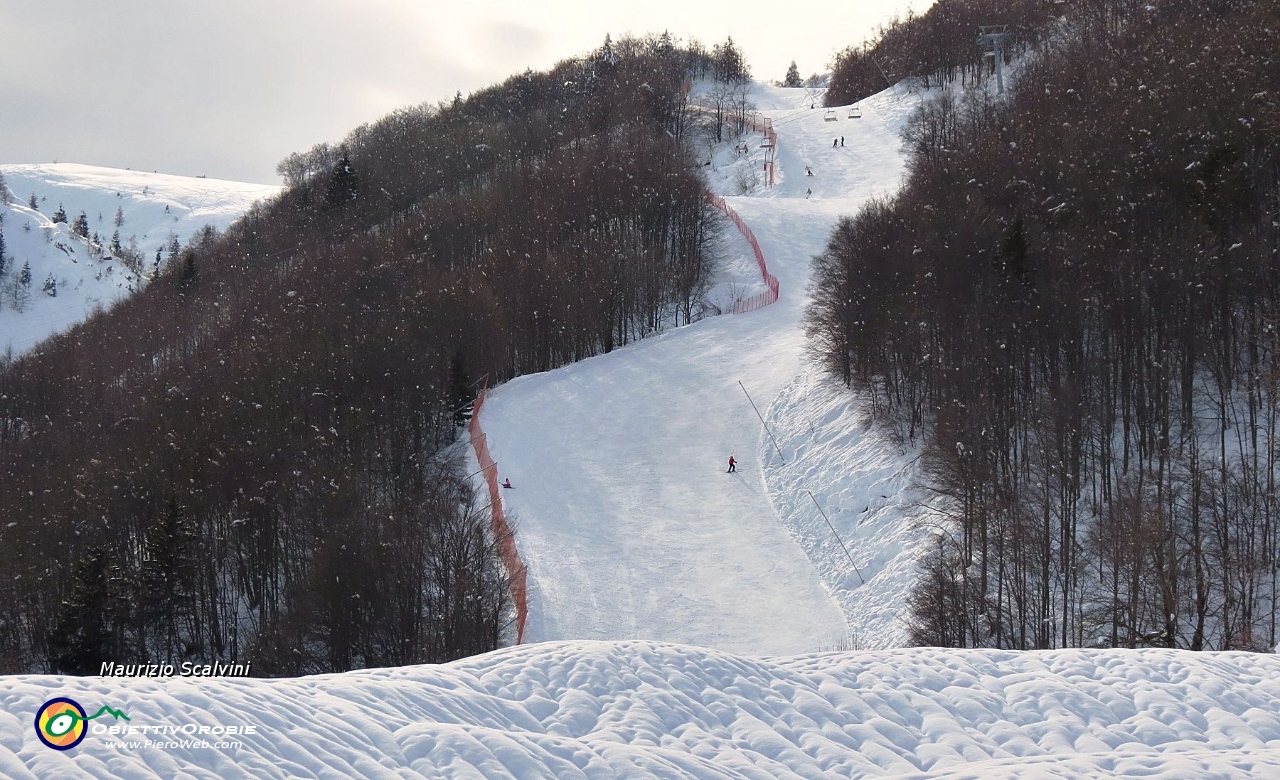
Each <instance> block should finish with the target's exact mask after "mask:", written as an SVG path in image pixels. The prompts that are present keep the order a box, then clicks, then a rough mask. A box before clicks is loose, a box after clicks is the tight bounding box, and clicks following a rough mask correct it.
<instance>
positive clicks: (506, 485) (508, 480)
mask: <svg viewBox="0 0 1280 780" xmlns="http://www.w3.org/2000/svg"><path fill="white" fill-rule="evenodd" d="M502 486H503V487H504V488H509V487H511V477H507V478H506V479H504V480H502Z"/></svg>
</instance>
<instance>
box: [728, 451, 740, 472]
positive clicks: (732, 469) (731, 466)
mask: <svg viewBox="0 0 1280 780" xmlns="http://www.w3.org/2000/svg"><path fill="white" fill-rule="evenodd" d="M737 470H738V461H736V460H734V459H733V456H732V455H730V456H729V473H730V474H732V473H733V472H735V471H737Z"/></svg>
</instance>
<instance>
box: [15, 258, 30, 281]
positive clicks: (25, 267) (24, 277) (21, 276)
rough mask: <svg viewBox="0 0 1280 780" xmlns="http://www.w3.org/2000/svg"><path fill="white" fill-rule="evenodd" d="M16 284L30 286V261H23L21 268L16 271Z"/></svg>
mask: <svg viewBox="0 0 1280 780" xmlns="http://www.w3.org/2000/svg"><path fill="white" fill-rule="evenodd" d="M18 284H20V285H22V286H23V287H30V286H31V263H30V262H25V263H23V264H22V270H21V271H19V272H18Z"/></svg>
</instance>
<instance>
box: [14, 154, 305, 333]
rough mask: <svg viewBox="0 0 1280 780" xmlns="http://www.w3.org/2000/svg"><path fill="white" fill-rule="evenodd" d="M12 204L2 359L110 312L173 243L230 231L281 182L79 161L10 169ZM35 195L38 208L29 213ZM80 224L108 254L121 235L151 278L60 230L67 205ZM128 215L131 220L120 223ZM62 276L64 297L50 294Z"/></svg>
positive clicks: (60, 287) (60, 293)
mask: <svg viewBox="0 0 1280 780" xmlns="http://www.w3.org/2000/svg"><path fill="white" fill-rule="evenodd" d="M0 171H2V172H3V173H4V178H5V181H6V183H7V184H8V187H9V190H10V194H11V195H12V196H13V202H12V203H10V204H9V205H8V206H5V205H2V204H0V217H2V218H3V219H2V220H0V229H3V231H4V237H5V243H6V245H7V251H6V253H5V254H6V255H8V256H9V257H10V258H11V259H10V262H9V263H8V266H9V268H8V273H7V274H6V275H4V276H3V277H2V278H0V353H3V352H4V351H5V350H8V349H12V350H13V354H15V355H18V354H21V353H23V352H25V351H27V350H28V349H30V348H32V347H33V346H35V345H36V344H37V343H38V342H39V341H41V340H42V339H45V338H47V337H49V336H51V335H53V334H54V333H58V332H61V331H63V330H66V329H67V328H69V327H71V326H72V325H74V324H76V323H77V322H80V321H81V320H83V319H84V318H85V317H87V316H88V315H89V314H91V313H92V312H93V311H94V310H95V309H97V308H99V307H101V308H109V307H110V306H111V305H112V304H113V303H115V302H116V301H118V300H120V299H121V298H123V297H125V296H127V295H129V294H131V293H132V292H134V291H135V290H137V289H139V288H140V287H142V286H143V285H144V284H145V283H146V276H148V275H150V274H151V273H152V272H154V270H155V265H154V263H155V260H154V258H155V254H156V251H157V250H160V251H161V252H162V253H163V254H166V255H167V251H166V249H165V247H166V246H167V244H168V243H169V240H170V238H171V237H176V238H177V239H178V242H179V244H180V245H181V246H186V245H187V242H188V241H189V240H190V238H191V236H192V235H194V234H195V233H196V232H198V231H199V230H201V229H203V228H204V227H205V226H206V225H212V226H213V227H214V228H216V229H218V230H222V229H224V228H226V227H227V226H228V225H230V224H231V223H232V222H234V221H235V220H236V219H238V218H239V217H240V216H241V215H242V214H244V213H245V212H246V211H247V210H248V209H249V207H250V206H252V205H253V203H254V202H255V201H257V200H260V199H262V198H266V197H270V196H271V195H274V194H275V193H277V192H279V190H280V188H279V187H277V186H274V185H265V184H247V183H244V182H234V181H223V180H220V179H202V178H192V177H187V176H170V175H167V174H163V173H146V172H142V171H126V170H120V169H118V168H100V167H96V166H92V165H78V164H73V163H51V164H35V165H2V166H0ZM33 194H34V195H35V196H36V201H37V205H38V206H39V208H38V210H37V209H32V208H30V207H29V204H28V200H29V198H30V196H31V195H33ZM59 205H61V206H62V208H63V209H64V210H65V211H66V213H67V219H68V220H69V221H70V222H74V221H75V220H76V218H77V217H78V216H79V215H80V213H81V212H84V213H85V216H86V217H87V219H88V222H89V231H90V236H92V235H93V234H94V233H96V234H97V235H98V238H99V240H100V242H101V246H102V247H103V249H104V250H105V249H108V248H109V246H110V241H111V236H112V233H114V232H118V233H119V235H120V244H121V247H122V248H129V247H130V246H133V247H134V248H136V249H137V250H138V251H139V252H141V253H142V255H143V259H144V269H143V270H144V275H143V276H142V277H141V278H140V277H139V276H138V275H137V274H135V273H134V272H132V271H130V270H129V269H128V268H126V267H125V266H124V265H123V264H122V263H121V262H120V261H119V260H117V259H115V258H113V257H112V256H111V254H110V252H109V251H105V252H97V251H93V250H92V248H91V247H90V245H89V241H87V240H85V239H82V238H80V237H79V236H76V235H74V234H73V233H72V231H71V225H70V224H57V225H55V224H53V222H52V219H51V218H52V216H53V214H54V212H55V211H57V210H58V206H59ZM117 210H119V212H120V214H121V216H122V217H123V223H122V224H121V225H119V226H117V225H116V224H115V220H116V212H117ZM24 263H29V264H30V268H31V276H32V282H31V287H30V289H29V295H28V296H27V300H26V301H25V302H24V304H23V305H21V307H19V306H18V305H15V301H14V300H13V299H12V293H11V292H10V294H9V295H7V296H6V295H5V294H4V292H3V290H5V289H6V288H11V286H12V283H13V281H14V279H15V277H16V276H17V274H18V273H19V271H20V269H21V268H22V266H23V264H24ZM50 277H52V278H53V280H54V282H55V284H56V292H57V294H56V296H50V295H48V294H47V293H45V292H44V291H43V287H44V284H45V280H47V279H49V278H50Z"/></svg>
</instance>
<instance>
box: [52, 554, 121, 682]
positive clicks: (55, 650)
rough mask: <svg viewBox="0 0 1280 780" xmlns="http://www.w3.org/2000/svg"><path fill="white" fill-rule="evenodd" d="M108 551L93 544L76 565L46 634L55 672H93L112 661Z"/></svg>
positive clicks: (111, 615) (111, 608)
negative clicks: (67, 595)
mask: <svg viewBox="0 0 1280 780" xmlns="http://www.w3.org/2000/svg"><path fill="white" fill-rule="evenodd" d="M109 586H110V583H109V582H108V578H107V554H106V551H105V550H103V549H102V548H101V547H92V548H90V549H89V550H87V551H86V552H85V556H84V558H83V559H81V561H80V565H79V566H77V567H76V572H75V576H74V578H73V579H72V586H71V588H72V589H71V596H70V598H68V599H67V600H66V601H64V602H62V610H61V612H60V614H59V615H58V619H57V622H56V623H55V624H54V627H53V630H52V631H51V632H50V633H49V642H48V650H49V667H50V669H52V670H53V672H54V673H56V674H79V675H88V674H96V673H98V672H99V671H101V669H102V664H103V662H104V661H110V660H112V644H113V643H112V637H111V624H112V622H113V621H112V617H113V612H114V610H113V606H114V605H113V603H112V602H113V600H112V599H111V594H110V587H109Z"/></svg>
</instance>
